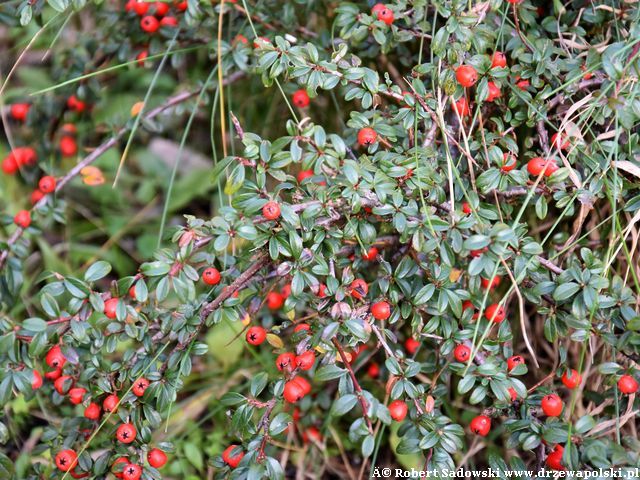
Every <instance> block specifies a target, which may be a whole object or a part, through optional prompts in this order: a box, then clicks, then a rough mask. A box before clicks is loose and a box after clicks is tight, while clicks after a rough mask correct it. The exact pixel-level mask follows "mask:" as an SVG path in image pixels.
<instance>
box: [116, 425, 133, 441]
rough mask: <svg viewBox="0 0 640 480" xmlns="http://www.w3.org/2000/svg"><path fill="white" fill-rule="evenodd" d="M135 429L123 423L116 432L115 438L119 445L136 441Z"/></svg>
mask: <svg viewBox="0 0 640 480" xmlns="http://www.w3.org/2000/svg"><path fill="white" fill-rule="evenodd" d="M136 434H137V432H136V427H134V426H133V425H132V424H131V423H123V424H122V425H120V426H119V427H118V429H117V430H116V438H117V439H118V441H119V442H121V443H126V444H128V443H131V442H133V441H134V440H135V439H136Z"/></svg>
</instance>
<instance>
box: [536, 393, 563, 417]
mask: <svg viewBox="0 0 640 480" xmlns="http://www.w3.org/2000/svg"><path fill="white" fill-rule="evenodd" d="M541 406H542V411H543V412H544V414H545V415H546V416H548V417H558V416H560V414H561V413H562V408H563V407H564V404H563V403H562V400H560V397H559V396H558V395H556V394H555V393H552V394H550V395H545V396H544V397H543V398H542V403H541Z"/></svg>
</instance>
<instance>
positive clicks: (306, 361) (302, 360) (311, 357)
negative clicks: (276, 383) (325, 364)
mask: <svg viewBox="0 0 640 480" xmlns="http://www.w3.org/2000/svg"><path fill="white" fill-rule="evenodd" d="M315 361H316V355H315V353H313V350H307V351H306V352H304V353H302V354H300V355H298V356H297V357H296V360H295V362H296V367H298V368H299V369H301V370H311V367H313V364H314V363H315Z"/></svg>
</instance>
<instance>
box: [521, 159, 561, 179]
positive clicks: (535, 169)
mask: <svg viewBox="0 0 640 480" xmlns="http://www.w3.org/2000/svg"><path fill="white" fill-rule="evenodd" d="M558 168H559V167H558V165H556V162H555V160H553V159H549V160H545V159H544V158H541V157H535V158H532V159H531V160H529V162H528V163H527V171H528V172H529V173H530V174H531V175H533V176H534V177H537V176H538V175H540V173H543V172H544V176H545V177H550V176H551V175H552V174H553V173H554V172H555V171H556V170H558Z"/></svg>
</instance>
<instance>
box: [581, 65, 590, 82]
mask: <svg viewBox="0 0 640 480" xmlns="http://www.w3.org/2000/svg"><path fill="white" fill-rule="evenodd" d="M580 70H582V71H583V72H586V73H585V74H584V75H583V76H582V78H584V79H585V80H591V79H592V78H593V72H587V66H586V65H582V66H581V67H580Z"/></svg>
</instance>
